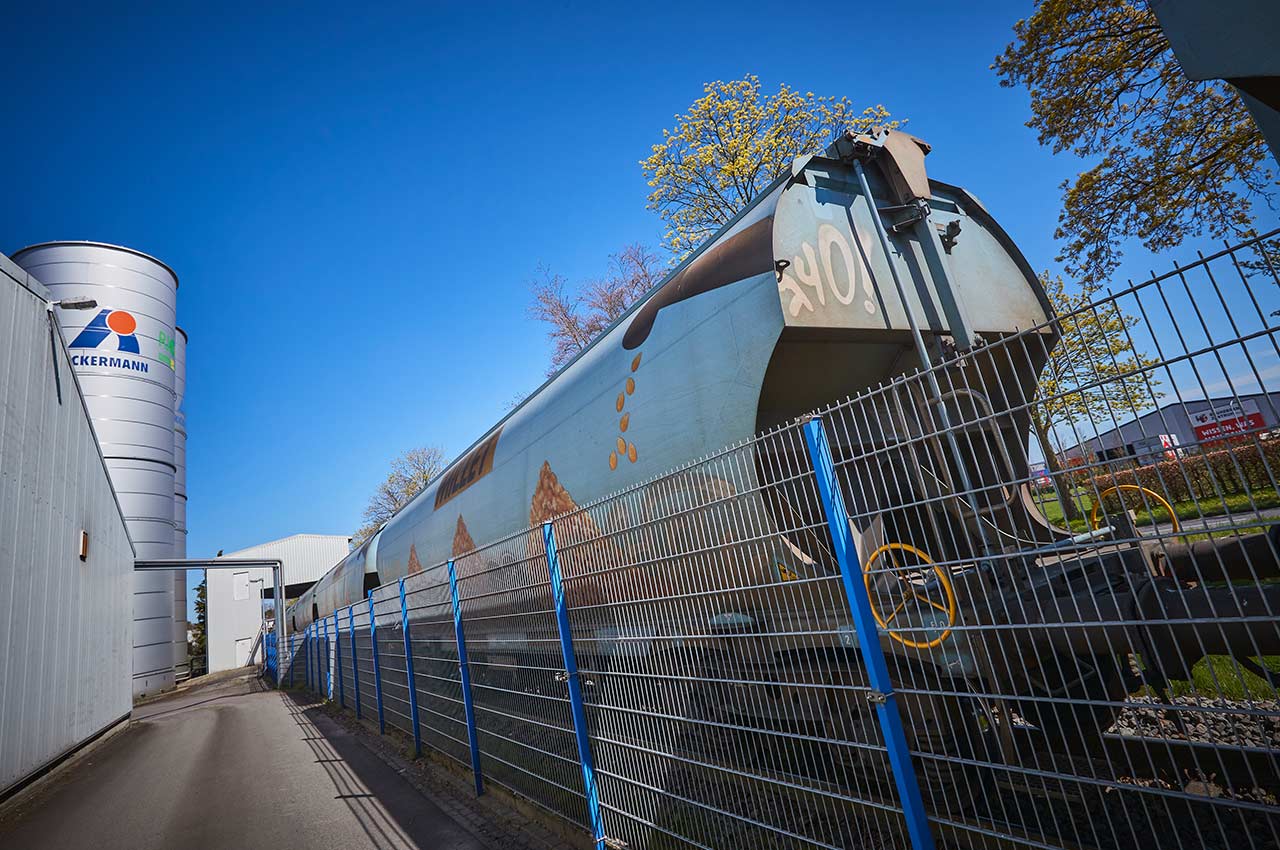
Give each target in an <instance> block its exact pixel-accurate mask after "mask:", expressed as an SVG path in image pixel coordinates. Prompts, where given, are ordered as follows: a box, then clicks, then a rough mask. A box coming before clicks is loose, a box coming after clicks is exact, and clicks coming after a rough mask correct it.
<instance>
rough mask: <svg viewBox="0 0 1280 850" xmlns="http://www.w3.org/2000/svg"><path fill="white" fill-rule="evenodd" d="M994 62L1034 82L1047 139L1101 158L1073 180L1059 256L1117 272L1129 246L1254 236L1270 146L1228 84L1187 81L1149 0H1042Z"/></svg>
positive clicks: (1015, 77)
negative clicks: (1133, 240)
mask: <svg viewBox="0 0 1280 850" xmlns="http://www.w3.org/2000/svg"><path fill="white" fill-rule="evenodd" d="M1014 34H1015V40H1014V41H1013V42H1012V43H1010V44H1009V45H1008V46H1007V47H1006V48H1005V51H1004V52H1003V53H1002V54H1001V55H1000V56H998V57H996V60H995V64H994V65H993V66H992V67H993V68H994V69H995V71H996V73H997V74H998V75H999V77H1000V83H1001V85H1003V86H1024V87H1025V88H1026V89H1027V91H1028V93H1029V94H1030V95H1031V115H1032V117H1031V120H1030V121H1029V122H1027V126H1029V127H1031V128H1033V129H1035V130H1036V131H1037V132H1038V133H1039V136H1040V143H1041V144H1043V145H1047V146H1050V147H1052V148H1053V151H1054V153H1059V152H1062V151H1071V152H1072V153H1074V154H1076V155H1077V156H1079V157H1083V158H1085V159H1088V160H1091V161H1092V162H1093V164H1092V165H1091V166H1090V167H1089V168H1087V169H1086V170H1085V171H1083V172H1082V173H1081V174H1079V175H1078V176H1077V177H1076V178H1075V179H1074V180H1067V181H1065V182H1064V183H1063V184H1062V189H1063V201H1062V211H1061V214H1060V215H1059V218H1058V229H1057V233H1056V237H1057V238H1058V239H1060V240H1063V246H1062V252H1061V255H1060V256H1059V257H1058V260H1059V261H1060V262H1062V263H1064V265H1065V267H1066V269H1067V271H1068V272H1070V273H1071V274H1072V275H1073V276H1075V277H1077V278H1079V279H1080V280H1083V281H1086V282H1098V281H1103V280H1106V279H1107V277H1108V276H1109V275H1110V273H1111V272H1112V271H1113V270H1114V269H1115V268H1116V266H1117V265H1118V264H1119V261H1120V257H1121V251H1120V243H1121V241H1122V240H1124V239H1126V238H1130V237H1137V238H1138V239H1140V240H1141V241H1142V244H1143V245H1144V246H1146V247H1147V248H1148V249H1150V250H1153V251H1160V250H1165V249H1168V248H1171V247H1173V246H1176V245H1178V244H1179V243H1180V242H1182V241H1183V240H1184V239H1186V238H1188V237H1194V236H1199V235H1204V234H1208V235H1211V236H1214V237H1224V236H1236V237H1240V236H1246V235H1250V234H1251V233H1252V230H1253V221H1254V206H1255V204H1256V203H1257V202H1259V201H1260V202H1262V203H1264V204H1266V205H1267V206H1271V202H1272V192H1273V190H1274V188H1275V174H1274V172H1273V171H1272V169H1271V167H1270V163H1271V160H1270V157H1269V155H1268V153H1267V148H1266V144H1265V142H1264V140H1263V137H1262V134H1261V132H1260V131H1259V130H1258V127H1257V125H1256V124H1255V123H1254V121H1253V119H1252V117H1250V115H1249V112H1248V110H1247V108H1246V107H1245V105H1244V102H1243V101H1242V100H1241V98H1240V96H1239V94H1237V93H1236V91H1235V90H1234V89H1233V88H1232V87H1231V86H1230V85H1228V84H1227V83H1225V82H1222V81H1218V80H1210V81H1206V82H1196V81H1194V80H1190V79H1187V76H1186V75H1185V74H1184V73H1183V72H1182V68H1181V66H1180V65H1179V64H1178V61H1177V59H1176V58H1175V57H1174V54H1173V51H1172V49H1171V48H1170V46H1169V41H1168V39H1167V38H1166V37H1165V35H1164V32H1163V31H1162V30H1161V28H1160V24H1159V22H1158V21H1157V20H1156V17H1155V15H1154V14H1153V13H1152V12H1151V10H1150V9H1149V8H1148V7H1147V4H1146V3H1144V2H1140V1H1139V0H1039V2H1037V3H1036V6H1035V11H1034V12H1033V14H1032V15H1031V17H1030V18H1027V19H1025V20H1020V21H1018V22H1017V24H1015V25H1014Z"/></svg>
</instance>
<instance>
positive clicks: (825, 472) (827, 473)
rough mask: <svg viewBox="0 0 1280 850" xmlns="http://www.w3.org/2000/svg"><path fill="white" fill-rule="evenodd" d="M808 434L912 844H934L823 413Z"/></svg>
mask: <svg viewBox="0 0 1280 850" xmlns="http://www.w3.org/2000/svg"><path fill="white" fill-rule="evenodd" d="M804 439H805V443H806V444H807V445H808V447H809V460H810V461H811V462H812V463H813V471H814V475H815V477H816V479H817V483H818V493H819V495H820V496H821V497H822V507H823V510H824V511H825V513H826V515H827V525H828V526H829V527H830V529H831V540H832V551H833V553H834V554H835V557H836V563H837V564H839V566H840V577H841V579H843V581H844V592H845V598H846V600H847V602H848V604H849V612H850V614H852V615H853V624H854V628H855V630H856V631H857V635H858V647H859V648H860V649H861V651H862V660H863V663H864V664H865V665H866V667H867V678H868V679H869V680H870V683H871V687H872V688H873V689H874V690H875V692H876V693H873V694H872V696H874V697H876V703H875V705H876V714H877V716H878V718H879V720H880V731H881V733H882V734H883V735H884V742H885V746H886V748H887V749H888V751H889V766H890V767H891V768H892V769H893V778H894V782H895V783H896V784H897V786H898V797H899V800H900V801H901V803H902V813H903V816H904V817H905V818H906V821H907V833H908V834H909V835H910V837H911V846H912V848H914V850H933V847H934V843H933V832H932V831H931V830H930V828H929V815H928V813H927V812H926V811H925V808H924V802H923V801H922V800H921V799H920V785H919V783H918V782H917V781H916V772H915V767H914V766H913V765H912V763H911V752H910V750H908V749H907V737H906V734H905V733H904V732H903V729H902V715H901V714H900V713H899V711H898V702H897V695H896V694H895V693H894V690H893V681H892V679H890V678H889V667H888V665H887V664H886V663H885V658H884V650H883V649H881V648H880V635H879V632H878V631H877V627H876V621H875V618H874V617H873V616H872V613H871V599H870V598H869V597H868V596H867V586H866V583H865V581H864V578H863V573H862V563H861V562H860V561H859V560H858V549H857V546H856V545H855V543H854V539H853V532H852V531H851V530H850V528H849V515H848V513H846V512H845V506H844V496H843V494H842V493H841V492H840V484H839V482H838V480H837V479H836V468H835V460H834V459H833V458H832V457H831V446H830V445H829V444H828V442H827V432H826V429H824V428H823V427H822V420H821V419H819V418H817V417H813V418H811V419H809V420H808V421H807V422H805V423H804Z"/></svg>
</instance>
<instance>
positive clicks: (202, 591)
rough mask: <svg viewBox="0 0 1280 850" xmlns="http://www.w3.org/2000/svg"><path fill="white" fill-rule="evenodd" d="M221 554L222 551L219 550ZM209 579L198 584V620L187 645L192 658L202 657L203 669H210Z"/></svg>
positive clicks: (192, 628) (188, 653)
mask: <svg viewBox="0 0 1280 850" xmlns="http://www.w3.org/2000/svg"><path fill="white" fill-rule="evenodd" d="M218 554H219V555H221V554H222V553H221V552H219V553H218ZM208 584H209V579H208V578H205V579H204V580H203V581H201V582H200V584H199V585H197V586H196V604H195V608H196V621H195V623H194V624H193V625H192V626H191V642H190V644H188V646H187V655H188V657H190V658H191V659H193V660H194V659H197V658H198V659H200V665H201V667H202V668H203V669H205V670H208V669H209V664H208V662H207V661H206V660H205V654H206V652H208V648H209V621H208V613H209V595H208Z"/></svg>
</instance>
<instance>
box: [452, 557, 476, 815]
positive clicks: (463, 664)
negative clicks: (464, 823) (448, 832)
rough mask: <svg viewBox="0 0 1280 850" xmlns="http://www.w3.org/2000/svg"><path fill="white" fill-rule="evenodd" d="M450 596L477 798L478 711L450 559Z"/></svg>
mask: <svg viewBox="0 0 1280 850" xmlns="http://www.w3.org/2000/svg"><path fill="white" fill-rule="evenodd" d="M449 595H450V597H452V598H453V636H454V638H455V639H456V640H457V642H458V674H459V676H460V677H461V679H462V710H463V712H465V714H466V718H467V743H468V744H469V745H470V746H471V773H472V775H473V776H474V777H475V780H476V796H477V797H478V796H480V795H481V794H483V793H484V775H483V774H482V773H481V772H480V742H479V740H478V738H477V737H476V709H475V705H474V704H473V703H472V702H471V665H470V664H469V663H468V662H467V639H466V636H465V635H464V634H463V630H462V605H461V603H460V602H459V601H458V574H457V571H456V570H455V569H454V565H453V559H452V558H450V559H449Z"/></svg>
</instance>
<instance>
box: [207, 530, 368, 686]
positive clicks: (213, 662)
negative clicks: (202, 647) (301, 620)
mask: <svg viewBox="0 0 1280 850" xmlns="http://www.w3.org/2000/svg"><path fill="white" fill-rule="evenodd" d="M350 540H351V538H349V537H346V536H344V535H336V534H294V535H292V536H290V537H285V538H282V539H280V540H272V541H270V542H267V543H261V544H259V545H257V546H250V547H249V548H248V549H241V550H240V551H238V552H228V553H226V554H225V555H224V556H223V557H226V558H273V559H274V558H278V559H280V561H281V562H282V563H283V564H284V573H285V581H286V582H288V583H289V585H290V586H294V585H297V584H299V583H302V582H314V581H316V580H318V579H319V578H320V577H321V576H322V575H324V574H325V573H326V572H327V571H328V570H329V568H331V567H332V566H334V565H335V564H337V563H338V562H339V561H341V560H342V559H343V558H345V557H346V556H347V553H348V552H349V551H350V548H351V545H350ZM205 575H206V581H207V582H208V585H207V587H206V600H207V604H208V609H207V611H208V613H207V617H208V620H207V622H208V647H209V672H210V673H214V672H217V671H218V670H230V669H233V668H235V667H242V666H244V665H245V664H247V663H248V662H249V659H248V657H247V653H248V647H249V646H250V645H251V644H252V642H253V637H254V636H255V635H256V634H257V633H258V628H259V626H260V625H261V623H262V605H261V603H260V599H261V592H262V590H263V589H265V588H270V587H271V586H272V576H271V570H266V569H262V570H244V571H243V572H242V573H239V572H237V571H233V570H209V571H208V572H207V573H206V574H205ZM237 586H239V588H240V592H241V593H242V594H244V595H246V598H243V599H236V598H235V597H236V589H237ZM246 589H247V594H245V591H246ZM268 604H271V605H273V606H274V603H268Z"/></svg>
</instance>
